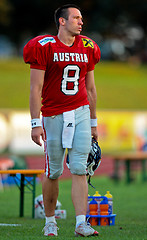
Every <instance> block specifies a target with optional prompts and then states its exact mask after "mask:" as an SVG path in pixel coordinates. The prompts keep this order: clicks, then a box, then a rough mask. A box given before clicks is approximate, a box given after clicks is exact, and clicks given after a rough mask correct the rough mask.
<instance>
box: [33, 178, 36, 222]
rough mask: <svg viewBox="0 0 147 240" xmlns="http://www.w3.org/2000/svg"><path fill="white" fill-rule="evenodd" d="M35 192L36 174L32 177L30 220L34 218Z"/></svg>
mask: <svg viewBox="0 0 147 240" xmlns="http://www.w3.org/2000/svg"><path fill="white" fill-rule="evenodd" d="M35 191H36V174H34V175H33V190H32V218H34V217H35Z"/></svg>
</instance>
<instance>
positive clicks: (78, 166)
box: [69, 162, 87, 175]
mask: <svg viewBox="0 0 147 240" xmlns="http://www.w3.org/2000/svg"><path fill="white" fill-rule="evenodd" d="M69 167H70V172H71V173H72V174H76V175H85V174H86V173H87V172H86V164H83V163H80V162H79V163H77V162H74V163H71V164H70V166H69Z"/></svg>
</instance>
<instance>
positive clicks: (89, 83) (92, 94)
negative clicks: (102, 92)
mask: <svg viewBox="0 0 147 240" xmlns="http://www.w3.org/2000/svg"><path fill="white" fill-rule="evenodd" d="M86 89H87V97H88V101H89V105H90V117H91V119H96V118H97V117H96V101H97V93H96V87H95V82H94V71H90V72H88V73H87V75H86ZM91 135H92V136H93V137H94V138H95V139H96V140H97V139H98V131H97V127H91Z"/></svg>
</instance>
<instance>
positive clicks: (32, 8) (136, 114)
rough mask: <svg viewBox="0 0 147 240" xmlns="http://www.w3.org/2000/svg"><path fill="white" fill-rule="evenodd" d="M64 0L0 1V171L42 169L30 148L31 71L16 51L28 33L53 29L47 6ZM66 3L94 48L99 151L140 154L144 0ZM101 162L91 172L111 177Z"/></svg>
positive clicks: (146, 94) (145, 117)
mask: <svg viewBox="0 0 147 240" xmlns="http://www.w3.org/2000/svg"><path fill="white" fill-rule="evenodd" d="M67 3H71V1H66V0H64V1H61V0H58V1H57V0H54V1H50V0H21V1H19V0H0V82H1V88H0V136H1V138H0V153H1V155H0V169H5V168H6V169H7V168H43V167H44V161H43V158H44V157H43V147H42V148H40V147H38V146H36V145H35V144H34V143H33V142H32V141H31V138H30V131H31V128H30V115H29V74H30V70H29V66H27V65H25V64H24V62H23V58H22V53H23V47H24V45H25V44H26V43H27V42H28V41H29V40H30V39H31V38H33V37H35V36H37V35H42V34H52V35H56V34H57V30H56V26H55V23H54V11H55V9H56V8H58V7H59V6H61V5H63V4H67ZM72 3H75V4H77V5H78V6H80V8H81V12H82V15H83V19H84V27H83V32H82V34H83V35H87V36H88V37H90V38H92V39H93V40H94V41H95V42H96V43H97V44H98V45H99V46H100V49H101V61H100V63H99V64H98V65H97V66H96V68H95V82H96V87H97V95H98V100H97V117H98V131H99V144H100V146H101V148H102V153H103V156H104V155H105V153H112V152H125V151H138V150H141V151H145V150H146V149H147V17H146V16H147V1H146V0H140V1H139V0H129V1H127V0H103V1H100V0H91V1H89V0H81V1H72ZM104 159H105V161H103V162H102V164H101V166H100V168H99V170H98V174H108V175H113V173H114V162H113V159H112V158H110V157H104ZM7 160H9V162H8V161H7ZM6 162H7V163H6ZM10 162H11V163H10ZM135 164H136V165H135V166H136V168H137V169H138V168H139V169H140V167H139V166H138V165H137V163H135ZM65 167H66V166H65ZM123 169H124V168H123Z"/></svg>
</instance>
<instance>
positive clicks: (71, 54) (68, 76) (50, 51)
mask: <svg viewBox="0 0 147 240" xmlns="http://www.w3.org/2000/svg"><path fill="white" fill-rule="evenodd" d="M23 57H24V61H25V62H26V63H29V64H30V67H31V68H35V69H41V70H45V77H44V84H43V89H42V107H41V111H42V115H43V116H44V117H49V116H52V115H58V114H61V113H63V112H66V111H70V110H73V109H76V108H78V107H80V106H83V105H87V104H89V102H88V99H87V91H86V86H85V76H86V74H87V72H88V71H92V70H93V69H94V67H95V64H96V63H97V62H98V61H99V60H100V49H99V47H98V46H97V44H96V43H95V42H94V41H92V40H91V39H89V38H87V37H85V36H81V35H78V36H75V41H74V44H73V45H72V46H71V47H69V46H66V45H65V44H63V43H62V42H61V41H60V40H59V39H58V37H57V36H51V35H44V36H38V37H36V38H33V39H32V40H30V41H29V42H28V43H27V44H26V45H25V47H24V52H23Z"/></svg>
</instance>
